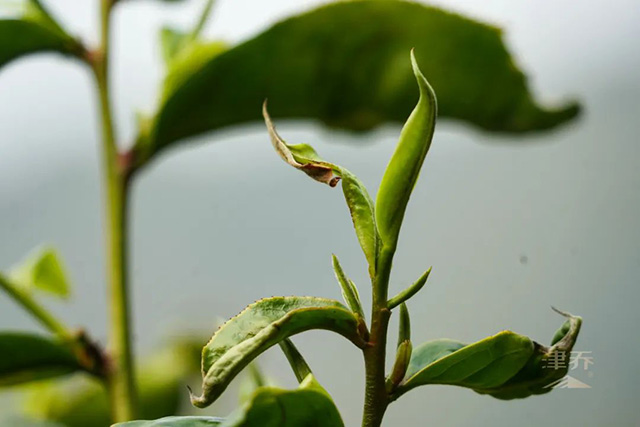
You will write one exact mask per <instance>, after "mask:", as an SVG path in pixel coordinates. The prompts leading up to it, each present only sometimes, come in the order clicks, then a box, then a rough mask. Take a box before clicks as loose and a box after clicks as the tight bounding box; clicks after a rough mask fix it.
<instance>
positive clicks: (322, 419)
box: [222, 374, 344, 427]
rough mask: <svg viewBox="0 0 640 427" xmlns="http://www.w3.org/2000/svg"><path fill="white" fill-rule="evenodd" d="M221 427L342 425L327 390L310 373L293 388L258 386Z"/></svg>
mask: <svg viewBox="0 0 640 427" xmlns="http://www.w3.org/2000/svg"><path fill="white" fill-rule="evenodd" d="M222 426H223V427H300V426H316V427H343V426H344V424H343V422H342V419H341V417H340V413H339V412H338V409H337V408H336V406H335V404H334V403H333V401H332V400H331V397H330V396H329V394H328V393H327V392H326V391H325V390H324V389H323V388H322V386H320V384H318V382H317V381H316V379H315V378H314V377H313V375H312V374H309V375H307V377H306V378H305V379H304V380H303V381H302V382H301V383H300V387H299V388H298V389H296V390H283V389H278V388H274V387H264V388H261V389H258V390H257V391H256V393H255V394H254V396H253V399H252V400H251V401H250V402H249V403H248V404H247V405H245V406H244V407H243V408H242V409H241V410H240V411H238V412H237V413H235V414H234V415H232V416H230V417H229V419H228V420H227V421H225V422H224V423H223V424H222Z"/></svg>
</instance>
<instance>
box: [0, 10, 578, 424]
mask: <svg viewBox="0 0 640 427" xmlns="http://www.w3.org/2000/svg"><path fill="white" fill-rule="evenodd" d="M117 3H120V2H119V1H117V0H101V1H100V20H99V22H100V25H99V33H100V42H99V45H98V46H95V47H93V46H88V45H87V44H86V43H85V42H84V41H83V40H81V39H80V38H78V37H74V36H72V35H71V34H69V32H68V31H67V30H66V29H65V28H64V26H63V25H62V24H61V23H60V22H59V21H58V20H57V19H56V18H55V16H53V14H52V13H50V11H49V10H48V9H47V8H46V7H45V6H44V5H43V4H42V2H41V1H40V0H23V1H12V2H3V3H2V4H1V5H0V12H1V13H2V15H1V16H0V67H4V66H6V65H8V64H10V63H12V62H14V61H16V60H18V59H20V58H22V57H25V56H28V55H32V54H36V53H40V52H54V53H58V54H62V55H64V56H66V57H69V58H72V59H75V60H76V62H78V63H80V64H82V65H84V66H86V68H87V70H88V71H89V72H90V73H91V75H92V76H93V78H94V82H95V86H96V95H97V100H98V107H99V111H100V118H101V125H102V138H101V145H100V149H101V153H102V161H103V165H102V170H103V181H104V194H105V230H106V233H105V237H106V238H105V243H106V244H105V256H106V267H107V268H106V270H107V280H106V281H107V285H108V286H107V288H108V289H107V294H108V310H109V317H110V325H109V346H108V348H106V349H105V348H102V346H101V345H98V344H97V343H96V340H95V339H94V338H92V337H90V335H89V334H88V332H85V331H84V330H82V329H80V330H78V329H74V328H71V327H69V326H68V325H66V324H65V323H64V322H62V321H61V320H60V319H59V318H58V317H57V316H55V315H54V314H53V313H52V312H51V311H49V310H48V309H47V308H46V307H45V306H44V305H43V304H41V302H40V300H39V294H40V293H45V294H46V293H48V294H49V295H53V296H56V297H59V298H67V297H68V296H69V295H70V285H69V281H68V279H67V278H66V274H65V268H64V266H63V264H62V262H61V260H60V259H59V257H58V256H57V254H56V253H55V252H54V251H53V249H51V248H46V247H45V248H42V249H40V250H39V251H37V252H34V253H33V254H31V255H30V256H28V257H27V259H26V260H25V261H24V262H23V263H22V264H20V265H18V267H16V268H14V269H12V270H11V271H9V272H6V273H0V288H1V289H2V290H3V291H4V292H5V293H6V295H8V296H9V297H10V298H12V299H13V300H14V301H15V302H16V303H17V304H19V305H20V306H21V307H23V308H24V309H25V310H26V311H27V312H28V313H29V314H30V315H32V316H33V318H34V319H36V320H37V321H38V322H39V323H40V324H41V325H42V326H43V327H44V328H45V329H46V330H47V331H49V332H50V334H49V335H40V334H34V333H27V332H0V386H13V385H16V384H25V383H32V382H34V381H42V380H51V379H57V378H59V377H63V376H66V375H68V374H71V373H83V374H88V376H89V377H91V378H93V379H94V380H95V382H92V383H91V385H90V386H87V387H80V388H79V392H77V393H71V392H68V391H67V390H62V389H58V388H56V387H57V385H51V383H48V385H47V387H49V393H44V392H42V391H41V390H40V389H36V390H37V391H36V394H37V396H36V398H35V399H34V401H35V406H36V410H35V411H36V412H38V411H40V412H38V415H39V416H40V418H45V419H52V420H54V421H56V422H59V423H62V424H63V425H66V426H69V427H74V426H83V427H84V426H103V425H105V424H107V423H108V421H107V420H108V419H111V420H112V421H113V422H122V421H129V420H132V419H136V418H140V417H141V418H149V419H152V418H160V417H163V416H165V415H170V414H174V413H176V412H177V410H178V405H179V400H180V395H181V394H182V393H183V392H184V390H183V388H182V385H183V383H184V378H185V376H186V375H188V373H189V372H191V371H192V370H193V366H192V365H193V363H192V362H191V360H192V359H193V356H192V353H193V351H192V347H193V346H192V344H191V343H178V344H176V345H175V346H174V347H173V348H171V349H167V350H166V351H162V352H159V353H158V354H156V355H155V358H153V359H150V360H148V361H145V362H144V363H142V364H141V367H140V369H139V370H138V373H137V374H136V369H135V364H134V355H133V352H132V333H131V331H132V318H133V313H131V310H130V305H131V303H130V290H129V286H130V285H129V277H128V256H127V252H128V247H129V246H128V235H127V229H128V227H127V223H128V205H129V193H130V189H131V185H132V182H133V181H134V179H135V178H136V176H138V175H139V174H140V172H141V171H142V170H143V169H144V168H145V166H147V165H148V164H150V163H151V161H152V160H153V159H155V158H156V156H158V154H160V153H162V152H164V151H166V150H167V149H168V148H170V147H175V146H178V145H180V144H181V143H183V142H184V141H185V140H188V139H189V138H192V137H194V136H198V135H201V134H203V133H206V132H209V131H213V130H217V129H221V128H225V127H229V126H233V125H237V124H242V123H248V122H252V121H256V120H259V118H260V108H259V106H260V104H261V103H262V101H263V100H264V99H265V98H269V99H270V100H271V101H270V102H271V104H270V109H271V110H272V111H273V113H274V117H278V118H312V119H316V120H319V121H320V122H322V123H324V124H325V125H327V126H331V127H337V128H340V129H346V130H351V131H364V130H368V129H372V128H374V127H375V126H377V125H379V124H381V123H385V122H402V121H404V120H405V118H406V115H407V114H408V113H409V111H410V110H411V107H412V104H413V102H414V99H415V90H414V86H413V83H412V79H413V77H414V76H415V78H416V79H417V81H418V85H419V88H420V101H419V103H418V105H417V107H416V108H415V109H414V111H413V113H412V114H411V116H410V117H409V120H408V121H407V122H406V124H405V127H404V129H403V131H402V134H401V137H400V142H399V144H398V148H397V150H396V152H395V154H394V156H393V157H392V159H391V162H390V164H389V167H388V168H387V171H386V172H385V175H384V179H383V180H382V184H381V186H380V189H379V190H378V195H377V200H376V203H375V204H374V202H373V201H372V199H371V198H370V197H369V195H368V193H367V190H366V189H365V187H364V185H363V184H362V183H361V182H360V181H359V180H358V178H356V177H355V175H353V174H352V173H350V172H349V171H348V170H346V169H344V168H342V167H340V166H338V165H335V164H331V163H327V162H325V161H323V160H321V159H320V158H319V157H318V155H317V153H316V152H315V151H314V150H313V149H312V148H311V147H309V146H307V145H288V144H287V143H285V142H284V141H283V140H282V139H281V138H280V137H279V136H278V134H277V133H276V131H275V128H274V126H273V124H272V122H271V119H270V117H269V114H268V113H267V109H266V104H265V105H264V109H263V117H264V119H265V121H266V123H267V127H268V130H269V134H270V136H271V139H272V141H273V145H274V147H275V148H276V150H277V152H278V153H279V154H280V156H281V157H283V159H284V160H285V161H286V162H287V163H289V164H290V165H291V166H293V167H295V168H297V169H300V170H302V171H303V172H305V173H307V174H308V175H309V176H311V177H312V178H314V179H316V180H318V181H321V182H324V183H326V184H329V185H330V186H332V187H333V186H336V185H338V183H339V182H341V183H342V184H341V185H342V189H343V192H344V195H345V199H346V201H347V205H348V206H349V209H350V211H351V215H352V218H353V222H354V227H355V230H356V235H357V238H358V240H359V241H360V245H361V246H362V249H363V251H364V253H365V257H366V259H367V262H368V270H369V275H370V277H371V282H372V287H371V289H372V297H373V306H372V309H371V314H370V319H369V322H366V321H365V314H364V309H363V307H362V306H361V304H360V298H359V294H358V290H357V288H356V286H355V284H354V283H353V282H352V281H351V280H350V279H349V278H348V277H347V275H346V274H345V272H344V271H343V269H342V267H341V266H340V263H339V261H338V259H337V258H336V257H334V259H333V264H334V268H335V271H336V277H337V279H338V282H339V284H340V286H341V289H342V293H343V296H344V299H345V302H346V304H347V305H346V306H344V305H343V304H341V303H340V302H338V301H333V300H329V299H324V298H312V297H279V298H267V299H264V300H260V301H258V302H256V303H254V304H252V305H250V306H249V307H248V308H247V309H246V310H245V311H243V312H242V313H240V314H239V315H238V316H236V317H235V318H233V319H232V320H230V321H229V322H227V323H225V324H224V325H223V326H222V327H221V328H220V329H219V330H218V331H217V332H216V334H215V335H214V336H213V338H212V339H211V341H210V342H209V343H208V344H207V345H206V346H205V348H204V350H203V353H202V370H203V387H202V395H200V396H193V395H192V402H193V403H194V404H195V405H196V406H200V407H202V406H206V405H208V404H210V403H211V402H212V401H214V400H215V399H216V398H217V397H219V396H220V394H221V393H222V392H223V391H224V390H225V388H226V387H227V385H228V384H229V382H230V381H231V380H232V379H233V378H234V377H235V376H237V375H238V373H240V372H241V371H242V370H243V369H244V368H245V367H246V366H247V365H248V364H249V363H250V362H251V361H252V360H254V359H255V358H256V357H257V356H258V355H259V354H260V353H262V352H263V351H264V350H266V349H267V348H269V347H271V346H273V345H275V344H278V345H280V347H281V348H282V350H283V351H284V353H285V355H286V356H287V358H288V359H289V361H290V362H291V365H292V368H293V370H294V372H295V374H296V376H297V378H298V380H299V381H300V387H299V388H298V389H297V390H281V389H277V388H273V387H260V388H259V389H258V390H256V392H255V393H254V394H253V395H252V396H251V398H250V400H249V402H248V403H247V404H246V405H245V406H243V408H241V409H240V410H239V411H238V412H236V413H235V415H233V416H231V417H229V418H227V419H226V420H221V419H212V418H198V417H196V418H193V417H187V418H172V419H170V420H167V419H165V420H164V421H159V423H161V424H162V425H167V424H169V425H189V426H196V425H211V424H214V425H217V424H220V423H224V424H225V425H227V426H251V425H268V424H265V423H266V422H267V421H266V420H270V421H269V422H270V423H271V425H291V426H294V425H322V426H324V425H328V426H333V425H342V421H341V418H340V415H339V414H338V412H337V410H336V408H335V406H334V405H333V402H332V401H331V398H330V397H329V396H328V394H327V393H326V392H325V391H324V390H323V389H322V387H321V386H320V385H319V384H318V382H317V381H316V379H315V378H314V377H313V375H312V374H311V370H310V368H309V367H308V366H307V364H306V362H305V361H304V360H303V358H302V356H301V355H300V354H299V352H298V351H297V350H296V348H295V347H294V345H293V343H292V342H291V341H290V340H289V337H290V336H291V335H294V334H297V333H301V332H304V331H306V330H310V329H327V330H331V331H334V332H337V333H339V334H341V335H343V336H344V337H345V338H347V339H349V340H350V341H351V342H352V343H353V344H354V345H355V346H356V347H358V348H359V349H361V350H362V352H363V354H364V360H365V368H366V396H365V408H364V417H363V425H365V426H376V425H379V424H380V423H381V420H382V417H383V415H384V412H385V409H386V407H387V406H388V405H389V404H390V403H391V402H392V401H393V400H395V399H397V398H399V397H400V396H401V395H402V394H404V393H406V392H407V391H409V390H410V389H412V388H414V387H417V386H419V385H426V384H452V385H459V386H463V387H467V388H471V389H473V390H475V391H477V392H479V393H484V394H490V395H492V396H494V397H498V398H515V397H526V396H528V395H530V394H537V393H544V392H547V391H549V389H548V388H545V387H544V386H545V385H547V384H548V383H549V382H551V381H553V380H554V379H556V378H557V377H558V376H562V375H563V372H562V371H561V370H557V371H556V370H554V371H550V370H544V369H542V365H543V364H544V363H545V361H546V360H548V359H549V358H552V357H555V356H556V355H566V354H567V353H568V352H569V351H570V349H571V347H572V345H573V343H574V342H575V339H576V337H577V334H578V330H579V327H580V319H579V318H577V317H573V316H570V315H568V314H567V315H566V316H567V317H568V320H567V322H566V323H565V325H564V326H563V328H562V329H561V330H560V331H558V333H557V334H556V336H555V337H554V339H553V341H552V344H551V347H548V348H547V347H545V346H542V345H539V344H537V343H534V342H533V341H531V340H529V339H528V338H526V337H523V336H520V335H517V334H514V333H510V332H503V333H500V334H498V335H495V336H492V337H489V338H487V339H485V340H482V341H479V342H478V343H475V344H468V345H466V344H463V343H459V342H456V341H451V340H438V341H434V342H430V343H426V344H423V345H421V346H418V347H416V348H415V349H413V348H412V347H413V346H412V343H411V338H410V333H409V330H410V327H409V314H408V309H407V306H406V301H407V300H408V299H409V298H411V297H412V296H414V295H415V294H416V293H417V292H418V291H419V290H420V288H421V287H422V286H424V284H425V282H426V281H427V278H428V275H429V271H430V270H427V271H426V272H425V273H424V274H423V275H422V276H421V277H420V278H419V279H418V280H417V281H416V283H415V284H413V285H412V286H410V287H409V288H407V290H406V291H404V292H402V293H400V294H399V295H396V296H394V297H391V298H389V295H387V294H388V289H387V288H388V282H389V277H390V274H391V265H392V260H393V257H394V254H395V249H396V244H397V240H398V236H399V232H400V226H401V223H402V219H403V217H404V211H405V208H406V206H407V203H408V200H409V196H410V194H411V190H412V188H413V186H414V184H415V182H416V180H417V177H418V173H419V171H420V168H421V166H422V163H423V160H424V158H425V156H426V154H427V151H428V149H429V145H430V142H431V137H432V135H433V128H434V125H435V117H436V100H435V95H434V92H433V90H432V89H431V86H430V85H429V84H428V83H427V81H426V80H425V79H424V77H423V76H422V74H421V72H420V71H419V68H418V65H417V63H416V61H415V58H413V57H412V61H413V62H412V67H409V63H408V61H406V60H405V57H406V53H407V51H408V50H409V48H410V47H412V46H413V47H415V49H416V52H418V53H419V54H420V56H421V58H422V60H423V61H424V63H423V68H424V69H426V70H427V72H428V74H429V76H430V78H431V79H432V83H433V84H434V86H435V87H436V88H437V89H438V93H439V97H440V100H441V109H440V116H443V117H450V118H454V119H459V120H463V121H465V122H468V123H471V124H473V125H475V126H476V127H478V128H481V129H484V130H488V131H500V132H511V133H520V132H526V131H532V130H541V129H549V128H552V127H555V126H557V125H559V124H561V123H564V122H566V121H568V120H571V119H572V118H574V117H575V116H576V115H577V114H578V106H577V104H575V103H570V104H567V105H564V106H560V107H558V108H544V107H541V106H540V105H538V104H537V103H536V102H535V100H534V98H533V96H532V95H531V93H530V92H529V90H528V87H527V81H526V78H525V76H524V74H523V73H522V72H521V71H520V70H519V69H518V68H517V67H516V66H515V65H514V63H513V61H512V59H511V57H510V55H509V52H508V51H507V50H506V48H505V47H504V45H503V43H502V38H501V34H500V31H499V30H497V29H496V28H494V27H491V26H488V25H485V24H480V23H477V22H474V21H471V20H469V19H466V18H463V17H461V16H459V15H454V14H451V13H447V12H444V11H442V10H439V9H437V8H433V7H427V6H424V5H420V4H416V3H410V2H404V1H394V2H389V1H383V0H369V1H350V2H336V3H332V4H329V5H327V6H323V7H321V8H318V9H316V10H313V11H310V12H308V13H305V14H302V15H300V16H296V17H292V18H289V19H286V20H284V21H282V22H280V23H277V24H276V25H274V26H273V27H272V28H270V29H268V30H266V31H264V32H263V33H260V34H258V35H257V36H255V37H253V38H251V39H249V40H248V41H246V42H244V43H241V44H239V45H237V46H229V45H228V44H227V43H224V42H222V41H208V40H205V39H204V38H203V36H202V30H203V28H204V27H205V24H206V22H207V19H208V17H209V15H210V13H211V10H212V6H213V3H214V2H213V1H212V0H207V1H206V2H205V4H204V7H203V10H202V13H201V15H200V16H199V17H198V19H197V21H196V22H195V24H194V25H193V27H192V28H190V29H186V30H185V29H175V28H169V27H167V28H164V29H163V30H162V32H161V37H160V38H161V47H162V54H163V59H164V61H165V66H166V75H165V78H164V79H163V82H162V86H161V88H160V96H159V100H158V103H157V107H156V109H155V110H154V111H153V112H151V113H149V114H140V115H139V120H138V132H137V135H136V137H135V138H134V141H133V142H132V144H130V145H128V146H125V144H123V143H122V141H118V137H117V132H116V124H115V123H114V120H113V117H112V106H111V90H110V67H109V63H110V59H111V57H112V49H111V46H110V34H111V17H112V10H113V8H114V7H115V6H116V4H117ZM123 3H124V2H123ZM345 28H348V30H349V31H344V29H345ZM372 46H374V47H375V49H372V48H371V47H372ZM451 52H455V53H456V55H454V56H452V55H451ZM411 69H413V73H411ZM2 102H6V100H4V99H3V100H2ZM393 310H395V311H398V312H399V315H400V319H401V322H400V331H399V333H398V334H399V339H398V346H397V354H396V358H395V363H394V367H393V369H392V371H391V372H390V373H388V375H387V373H385V371H384V366H385V359H386V354H385V351H384V349H385V343H386V340H387V328H388V322H389V317H390V316H391V313H392V311H393ZM276 404H277V405H276ZM88 407H89V408H90V410H87V408H88ZM282 417H285V418H284V419H283V418H282ZM140 423H142V424H140ZM134 425H153V422H151V424H149V423H144V422H137V423H135V424H134Z"/></svg>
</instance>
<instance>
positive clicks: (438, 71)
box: [138, 0, 578, 162]
mask: <svg viewBox="0 0 640 427" xmlns="http://www.w3.org/2000/svg"><path fill="white" fill-rule="evenodd" d="M414 47H415V50H416V55H417V56H418V57H419V58H420V61H421V62H420V65H421V68H422V70H423V71H424V72H425V73H426V75H428V76H429V80H430V82H431V83H432V84H433V86H434V88H435V90H436V91H437V93H438V97H439V100H440V115H441V116H442V117H451V118H455V119H459V120H463V121H465V122H468V123H471V124H474V125H476V126H478V127H480V128H483V129H487V130H492V131H507V132H523V131H530V130H536V129H547V128H551V127H554V126H556V125H558V124H561V123H564V122H566V121H568V120H570V119H572V118H573V117H575V116H576V114H577V112H578V107H577V105H575V104H569V105H565V106H562V107H560V108H557V109H553V108H549V109H547V108H544V107H541V106H539V105H538V104H537V103H536V101H535V100H534V98H533V96H532V95H531V93H530V92H529V89H528V85H527V79H526V77H525V76H524V74H523V73H522V72H521V71H520V70H519V69H518V67H517V66H516V65H515V64H514V61H513V59H512V57H511V55H510V53H509V52H508V51H507V49H506V48H505V45H504V43H503V40H502V33H501V31H500V30H499V29H497V28H495V27H493V26H490V25H486V24H482V23H479V22H475V21H473V20H471V19H468V18H465V17H462V16H460V15H457V14H453V13H448V12H445V11H443V10H440V9H438V8H435V7H430V6H426V5H423V4H419V3H413V2H404V1H386V0H369V1H351V2H334V3H331V4H328V5H326V6H323V7H320V8H318V9H315V10H312V11H310V12H307V13H304V14H302V15H299V16H295V17H292V18H289V19H286V20H284V21H282V22H280V23H277V24H276V25H274V26H273V27H272V28H270V29H268V30H266V31H265V32H263V33H261V34H259V35H257V36H256V37H254V38H252V39H250V40H248V41H246V42H244V43H242V44H240V45H238V46H236V47H234V48H233V49H230V50H229V51H227V52H225V53H223V54H221V55H219V56H217V57H215V58H213V59H211V60H209V61H203V62H201V63H200V64H201V66H200V67H198V68H193V69H192V73H191V74H190V76H189V78H188V79H184V80H183V84H182V85H181V86H179V87H177V86H176V87H175V88H174V90H173V91H172V92H171V94H170V95H169V96H167V97H165V98H164V99H163V103H162V104H161V105H160V106H159V109H158V112H157V114H156V115H155V120H154V122H153V125H152V126H151V127H150V128H149V129H148V131H147V132H145V133H144V135H141V140H145V141H144V142H140V147H138V148H139V150H138V161H139V162H144V161H145V160H147V159H148V158H149V157H151V156H153V155H154V154H155V153H157V152H158V151H160V150H162V149H164V148H165V147H168V146H171V145H173V144H174V143H176V142H178V141H182V140H185V139H187V138H189V137H192V136H195V135H198V134H201V133H203V132H208V131H211V130H215V129H220V128H223V127H228V126H232V125H238V124H241V123H246V122H252V121H258V120H260V114H259V107H260V104H261V103H262V102H263V100H264V99H266V98H268V99H270V102H271V106H272V113H273V116H274V117H277V118H307V119H314V120H319V121H321V122H323V123H325V124H327V125H329V126H333V127H338V128H343V129H350V130H367V129H371V128H373V127H375V126H377V125H379V124H381V123H385V122H396V123H402V122H404V121H405V120H406V118H407V116H408V115H409V113H410V111H411V109H412V108H413V106H414V105H415V99H416V96H415V89H414V88H415V86H414V83H413V77H412V74H411V68H410V67H409V64H407V63H406V55H407V52H409V50H410V49H411V48H414Z"/></svg>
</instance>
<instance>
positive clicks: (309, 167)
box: [262, 101, 340, 187]
mask: <svg viewBox="0 0 640 427" xmlns="http://www.w3.org/2000/svg"><path fill="white" fill-rule="evenodd" d="M262 115H263V116H264V122H265V123H266V125H267V130H268V131H269V137H270V138H271V143H272V144H273V148H275V149H276V152H277V153H278V154H279V155H280V157H282V159H283V160H284V161H285V162H287V163H288V164H290V165H291V166H293V167H294V168H296V169H299V170H301V171H302V172H304V173H306V174H307V175H309V176H310V177H311V178H313V179H315V180H316V181H319V182H322V183H325V184H327V185H329V186H330V187H335V186H336V185H338V181H340V177H339V176H337V175H335V174H334V171H335V170H336V167H335V166H334V165H332V164H330V163H327V162H325V161H323V160H321V159H320V158H319V156H318V153H316V151H315V150H314V149H313V148H312V147H311V146H309V145H306V144H299V145H292V146H289V145H287V143H286V142H284V140H283V139H282V138H281V137H280V135H278V132H276V128H275V126H274V125H273V122H272V121H271V117H270V116H269V112H268V111H267V101H265V102H264V104H262Z"/></svg>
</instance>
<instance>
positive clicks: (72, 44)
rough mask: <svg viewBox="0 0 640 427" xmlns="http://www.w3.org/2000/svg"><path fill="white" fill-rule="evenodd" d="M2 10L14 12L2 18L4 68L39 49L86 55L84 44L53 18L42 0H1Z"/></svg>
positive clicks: (0, 36)
mask: <svg viewBox="0 0 640 427" xmlns="http://www.w3.org/2000/svg"><path fill="white" fill-rule="evenodd" d="M0 12H5V13H9V14H10V17H9V18H5V19H0V67H2V66H4V65H6V64H8V63H9V62H11V61H13V60H15V59H18V58H20V57H22V56H25V55H29V54H32V53H37V52H58V53H62V54H65V55H80V54H82V47H81V46H80V44H79V43H78V42H77V41H76V40H75V39H74V38H73V37H71V36H69V35H68V34H67V33H66V32H65V31H64V30H63V29H62V28H61V27H60V26H59V25H58V24H57V23H56V22H55V20H53V19H52V18H51V16H50V15H49V12H48V11H47V10H46V9H45V8H44V6H42V4H41V3H40V0H23V1H22V2H15V3H10V4H4V5H3V4H2V3H0ZM3 14H4V13H3Z"/></svg>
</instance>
